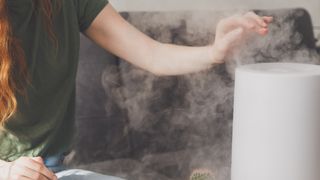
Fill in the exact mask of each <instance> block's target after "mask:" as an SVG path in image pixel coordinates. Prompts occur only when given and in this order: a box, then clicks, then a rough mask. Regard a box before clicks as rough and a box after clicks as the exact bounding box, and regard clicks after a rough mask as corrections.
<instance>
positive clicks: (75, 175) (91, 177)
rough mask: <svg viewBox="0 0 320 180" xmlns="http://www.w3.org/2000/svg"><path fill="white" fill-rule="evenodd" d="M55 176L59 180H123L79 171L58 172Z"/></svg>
mask: <svg viewBox="0 0 320 180" xmlns="http://www.w3.org/2000/svg"><path fill="white" fill-rule="evenodd" d="M56 175H57V177H58V179H59V180H124V179H121V178H118V177H113V176H107V175H102V174H99V173H94V172H90V171H85V170H80V169H70V170H65V171H61V172H58V173H57V174H56Z"/></svg>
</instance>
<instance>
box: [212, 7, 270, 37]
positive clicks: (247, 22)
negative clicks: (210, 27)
mask: <svg viewBox="0 0 320 180" xmlns="http://www.w3.org/2000/svg"><path fill="white" fill-rule="evenodd" d="M272 20H273V18H272V17H268V16H264V17H260V16H258V15H257V14H255V13H254V12H248V13H246V14H245V15H242V16H239V15H237V16H232V17H229V18H226V19H224V20H222V21H221V22H220V23H219V25H218V27H219V26H220V28H221V29H220V30H221V31H222V33H223V34H226V33H228V32H230V31H232V30H234V29H236V28H238V27H242V28H244V30H245V31H247V32H256V33H258V34H260V35H265V34H267V33H268V32H269V31H268V25H269V24H270V23H271V22H272Z"/></svg>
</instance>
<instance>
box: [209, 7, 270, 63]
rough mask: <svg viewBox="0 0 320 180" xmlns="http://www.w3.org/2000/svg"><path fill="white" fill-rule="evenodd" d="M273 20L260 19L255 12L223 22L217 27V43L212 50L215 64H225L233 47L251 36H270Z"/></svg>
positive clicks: (268, 18) (266, 17)
mask: <svg viewBox="0 0 320 180" xmlns="http://www.w3.org/2000/svg"><path fill="white" fill-rule="evenodd" d="M272 20H273V18H272V17H268V16H264V17H260V16H258V15H257V14H255V13H254V12H248V13H246V14H245V15H242V16H240V15H236V16H232V17H229V18H226V19H223V20H221V21H220V22H219V23H218V25H217V30H216V38H215V42H214V44H213V47H212V48H211V51H212V49H213V51H212V57H213V60H214V63H223V62H224V59H225V58H226V56H227V55H228V54H229V53H230V51H231V50H232V49H233V47H234V46H235V45H236V44H237V43H238V42H240V40H242V39H243V38H245V37H247V36H248V35H249V34H252V33H257V34H259V35H262V36H263V35H266V34H268V32H269V30H268V25H269V24H270V23H271V22H272Z"/></svg>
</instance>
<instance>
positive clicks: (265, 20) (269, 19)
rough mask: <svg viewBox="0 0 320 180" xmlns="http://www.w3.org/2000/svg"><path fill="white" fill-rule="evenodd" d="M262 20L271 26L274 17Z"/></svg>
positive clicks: (266, 17)
mask: <svg viewBox="0 0 320 180" xmlns="http://www.w3.org/2000/svg"><path fill="white" fill-rule="evenodd" d="M262 19H263V20H264V22H267V23H269V24H270V23H272V21H273V17H270V16H263V17H262Z"/></svg>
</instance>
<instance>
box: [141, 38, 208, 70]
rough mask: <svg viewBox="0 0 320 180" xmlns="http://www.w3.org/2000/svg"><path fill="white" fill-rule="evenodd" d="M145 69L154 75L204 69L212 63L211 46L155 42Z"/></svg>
mask: <svg viewBox="0 0 320 180" xmlns="http://www.w3.org/2000/svg"><path fill="white" fill-rule="evenodd" d="M150 53H151V55H150V56H146V57H151V59H149V60H146V61H151V63H148V64H149V66H150V67H147V70H149V71H151V72H152V73H154V74H156V75H181V74H187V73H193V72H198V71H201V70H205V69H208V68H210V67H211V66H212V65H214V57H213V52H212V46H203V47H188V46H178V45H172V44H163V43H155V45H154V46H153V49H152V50H151V51H150Z"/></svg>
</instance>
